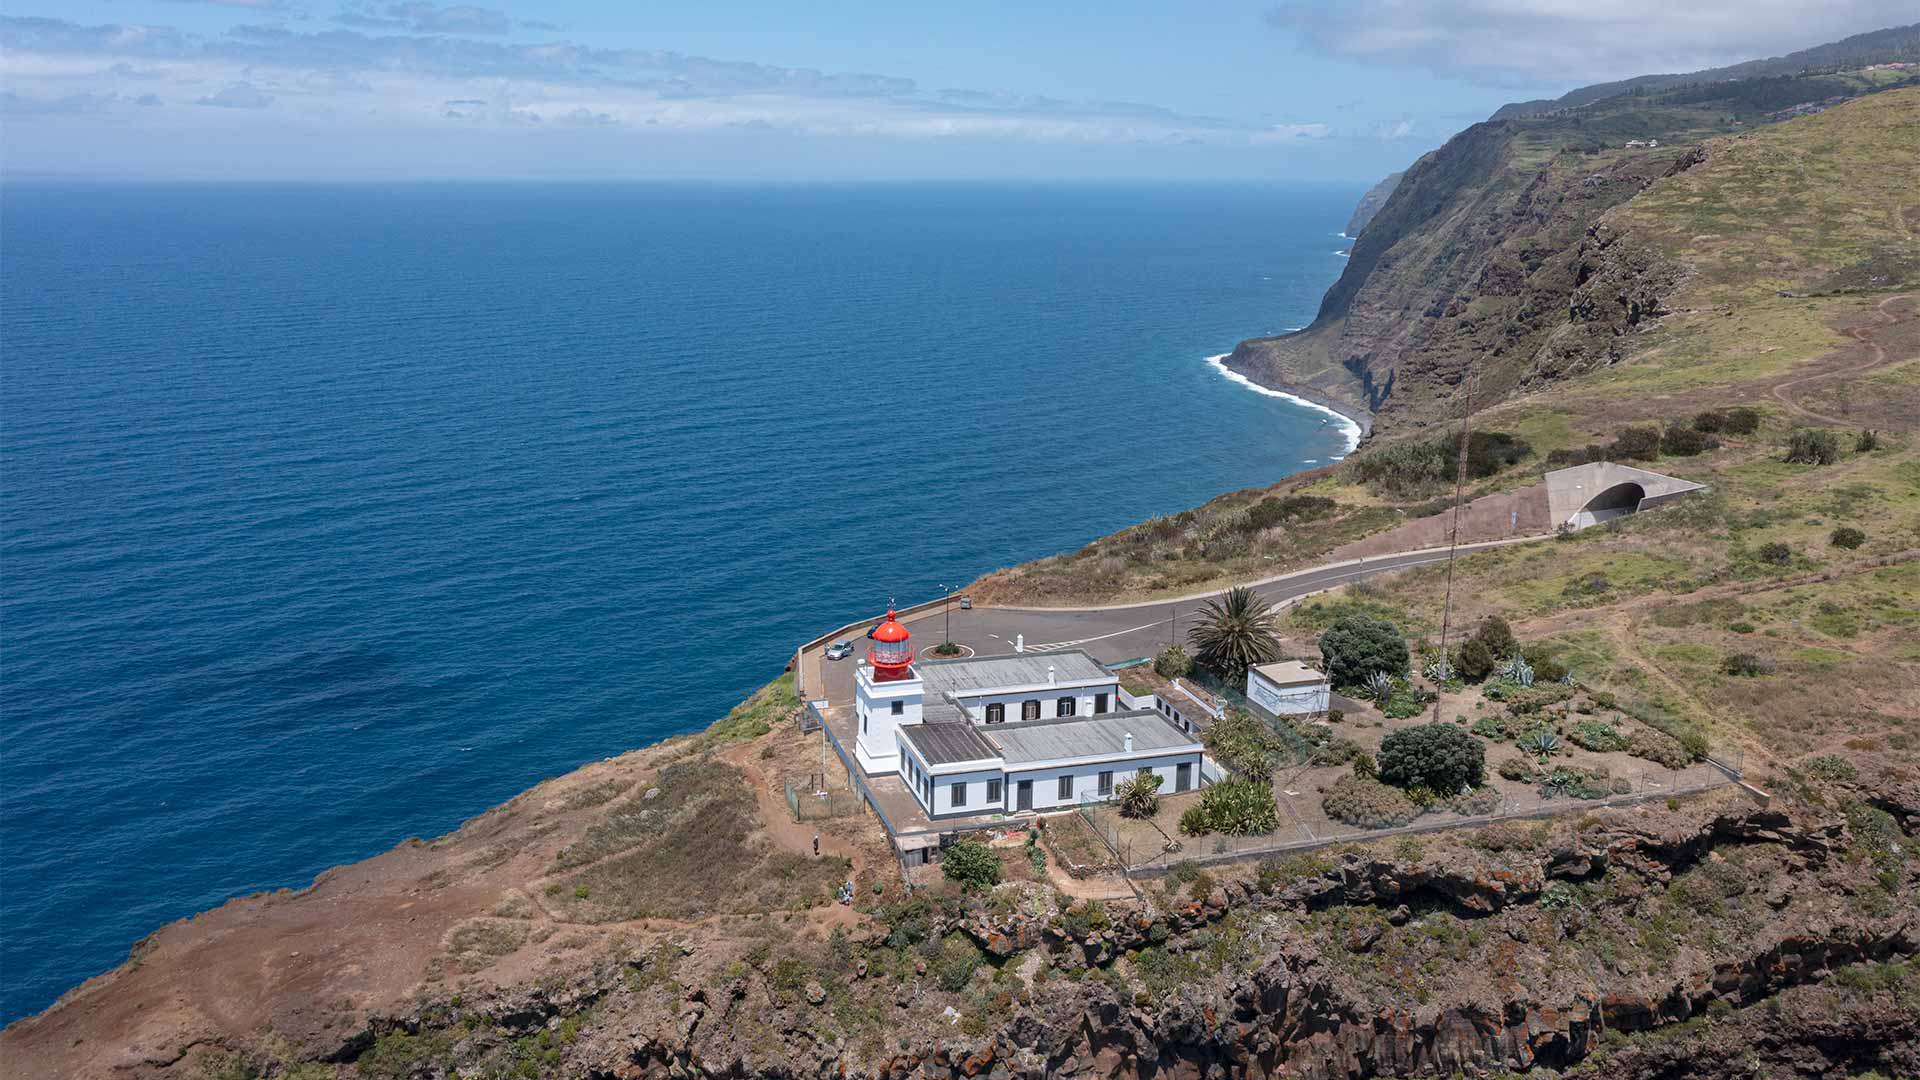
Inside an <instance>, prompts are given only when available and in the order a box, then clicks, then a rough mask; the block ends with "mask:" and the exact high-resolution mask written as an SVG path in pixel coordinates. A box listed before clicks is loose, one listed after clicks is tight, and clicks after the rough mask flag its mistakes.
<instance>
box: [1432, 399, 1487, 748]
mask: <svg viewBox="0 0 1920 1080" xmlns="http://www.w3.org/2000/svg"><path fill="white" fill-rule="evenodd" d="M1479 380H1480V373H1479V370H1478V369H1474V370H1471V371H1468V372H1467V379H1466V383H1465V386H1466V404H1465V407H1464V408H1463V409H1462V410H1461V412H1460V453H1459V455H1458V458H1459V460H1458V464H1457V465H1456V466H1455V468H1454V473H1453V521H1452V523H1451V524H1450V525H1449V526H1448V527H1447V596H1446V600H1445V601H1444V602H1443V603H1442V604H1441V606H1440V665H1441V670H1443V671H1445V670H1448V669H1449V668H1450V667H1451V661H1449V660H1448V659H1447V632H1448V630H1450V629H1451V628H1452V623H1453V560H1454V556H1455V554H1456V553H1457V552H1458V551H1459V548H1460V499H1461V495H1462V493H1463V492H1465V491H1466V488H1467V451H1468V449H1469V448H1470V447H1471V446H1472V444H1473V386H1474V384H1475V383H1476V382H1478V381H1479ZM1433 719H1434V722H1435V723H1439V721H1440V695H1439V694H1437V693H1436V694H1434V695H1433Z"/></svg>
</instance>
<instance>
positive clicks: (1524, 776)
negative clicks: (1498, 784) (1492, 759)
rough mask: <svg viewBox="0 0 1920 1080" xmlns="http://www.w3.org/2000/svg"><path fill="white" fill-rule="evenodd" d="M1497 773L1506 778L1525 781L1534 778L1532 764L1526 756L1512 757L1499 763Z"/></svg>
mask: <svg viewBox="0 0 1920 1080" xmlns="http://www.w3.org/2000/svg"><path fill="white" fill-rule="evenodd" d="M1499 773H1500V775H1501V776H1502V777H1504V778H1506V779H1508V780H1519V781H1521V782H1523V783H1524V782H1526V781H1528V780H1532V779H1533V778H1534V775H1535V773H1534V769H1533V764H1532V763H1531V762H1529V761H1528V760H1527V759H1526V758H1512V759H1509V760H1507V761H1503V762H1501V763H1500V768H1499Z"/></svg>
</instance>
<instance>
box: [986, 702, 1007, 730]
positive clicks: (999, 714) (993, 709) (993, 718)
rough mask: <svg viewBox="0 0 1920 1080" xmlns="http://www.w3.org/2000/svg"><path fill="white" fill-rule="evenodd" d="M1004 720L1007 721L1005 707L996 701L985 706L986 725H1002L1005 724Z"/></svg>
mask: <svg viewBox="0 0 1920 1080" xmlns="http://www.w3.org/2000/svg"><path fill="white" fill-rule="evenodd" d="M1006 720H1007V707H1006V706H1005V705H1002V704H1000V703H999V702H997V701H996V702H994V703H993V704H991V705H989V706H987V723H989V724H1004V723H1006Z"/></svg>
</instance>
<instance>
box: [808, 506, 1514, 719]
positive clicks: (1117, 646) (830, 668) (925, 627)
mask: <svg viewBox="0 0 1920 1080" xmlns="http://www.w3.org/2000/svg"><path fill="white" fill-rule="evenodd" d="M1547 538H1548V537H1546V536H1527V537H1516V538H1511V539H1506V540H1490V541H1485V542H1482V543H1477V544H1461V545H1460V548H1459V550H1460V553H1461V554H1463V555H1464V554H1467V553H1469V552H1474V551H1485V550H1487V549H1489V548H1496V547H1504V546H1507V545H1509V544H1523V543H1531V542H1533V541H1536V540H1544V539H1547ZM1446 558H1447V549H1446V548H1430V549H1427V550H1423V551H1409V552H1402V553H1400V554H1394V555H1375V556H1372V557H1370V558H1365V559H1355V560H1352V561H1350V562H1343V563H1335V564H1332V565H1330V566H1321V567H1315V568H1313V569H1310V570H1298V571H1295V572H1293V573H1290V574H1283V575H1280V576H1278V577H1273V578H1269V579H1267V580H1265V581H1260V582H1255V583H1254V584H1253V590H1254V592H1256V593H1258V594H1259V595H1260V596H1261V597H1263V598H1265V599H1266V600H1268V601H1271V602H1273V603H1275V604H1280V603H1285V602H1287V601H1291V600H1297V599H1299V598H1301V597H1303V596H1308V595H1310V594H1312V593H1317V592H1321V591H1324V590H1326V589H1331V588H1334V587H1336V586H1339V585H1344V584H1346V583H1347V582H1350V581H1357V580H1359V579H1360V578H1365V577H1371V576H1373V575H1375V574H1384V573H1389V572H1391V571H1394V570H1406V569H1409V568H1411V567H1415V566H1427V565H1430V564H1432V563H1437V562H1445V561H1446ZM1224 591H1225V590H1224V589H1216V590H1214V591H1213V592H1209V593H1200V594H1196V595H1193V596H1183V597H1179V598H1177V599H1171V600H1151V601H1146V602H1143V603H1133V604H1113V605H1107V606H1103V607H1090V608H1011V607H977V608H974V609H973V610H972V611H962V610H960V605H959V604H958V603H955V604H954V605H953V610H952V616H953V640H955V641H957V642H959V643H961V644H963V645H967V646H970V647H971V648H972V649H973V650H974V651H975V652H976V653H978V654H980V655H982V656H992V655H996V654H1004V653H1010V652H1012V651H1013V647H1014V642H1015V640H1016V639H1017V638H1019V637H1020V636H1022V635H1024V636H1025V639H1026V648H1027V651H1028V652H1038V653H1047V652H1056V651H1059V650H1061V649H1076V648H1077V649H1084V650H1086V651H1087V652H1088V653H1089V654H1091V655H1092V656H1093V658H1094V659H1096V660H1099V661H1101V662H1102V663H1108V664H1111V663H1116V662H1118V661H1121V660H1131V659H1133V658H1135V657H1140V656H1150V655H1152V654H1153V653H1155V652H1158V651H1159V650H1160V649H1161V648H1162V647H1163V646H1165V645H1166V644H1167V643H1168V641H1169V640H1173V639H1174V638H1173V634H1174V631H1175V625H1176V623H1177V625H1178V634H1179V639H1181V640H1184V639H1185V637H1186V631H1187V627H1188V625H1189V620H1191V619H1192V617H1193V615H1194V614H1195V613H1196V612H1198V611H1199V610H1200V608H1201V607H1203V606H1204V605H1205V604H1206V602H1207V601H1208V600H1211V599H1213V598H1214V597H1217V596H1219V595H1220V594H1221V593H1222V592H1224ZM946 617H947V616H946V613H945V612H944V611H943V610H942V609H941V608H939V607H935V608H933V609H931V610H929V611H924V612H920V613H918V614H916V615H913V616H910V617H908V618H906V619H905V620H903V621H904V622H906V623H907V624H908V625H909V626H910V627H911V629H912V630H913V632H914V638H915V644H916V645H917V646H918V647H919V648H920V649H921V650H922V651H923V652H924V650H926V649H928V648H930V647H932V646H933V645H935V644H937V643H939V641H940V640H941V638H942V636H943V633H944V630H945V625H946V623H945V620H946ZM848 640H850V641H851V642H852V643H853V645H854V648H855V653H854V656H853V657H849V658H848V659H845V660H840V661H832V660H827V659H825V658H824V657H823V656H822V650H821V649H809V650H807V652H806V653H805V654H804V655H803V656H802V658H801V666H802V679H803V683H804V689H803V692H804V693H805V694H806V695H807V696H809V697H820V696H824V697H826V698H827V699H828V700H829V701H831V702H833V703H835V704H841V703H844V702H851V701H852V700H853V668H854V661H855V659H856V658H857V657H858V656H860V655H861V654H862V653H864V652H865V649H866V644H867V643H866V640H865V639H864V638H863V637H861V636H860V633H859V632H858V631H855V632H854V633H852V634H851V635H849V637H848ZM816 672H820V673H823V675H824V678H816V676H815V673H816ZM823 689H824V691H825V693H824V694H822V690H823Z"/></svg>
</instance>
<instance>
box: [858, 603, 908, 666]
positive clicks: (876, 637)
mask: <svg viewBox="0 0 1920 1080" xmlns="http://www.w3.org/2000/svg"><path fill="white" fill-rule="evenodd" d="M868 636H869V637H871V638H872V639H873V646H872V647H871V648H869V649H868V650H867V659H868V660H871V661H872V662H873V681H874V682H890V681H892V680H895V679H905V678H908V677H909V676H908V674H907V669H908V668H909V667H912V666H913V644H912V642H911V641H910V640H909V639H910V638H912V637H913V635H912V634H909V633H907V628H906V627H904V626H902V625H900V620H899V619H897V618H895V617H894V613H893V612H892V611H891V610H889V611H888V612H887V620H886V621H885V622H883V623H881V624H880V625H879V626H876V627H874V628H873V633H872V634H869V635H868Z"/></svg>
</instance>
